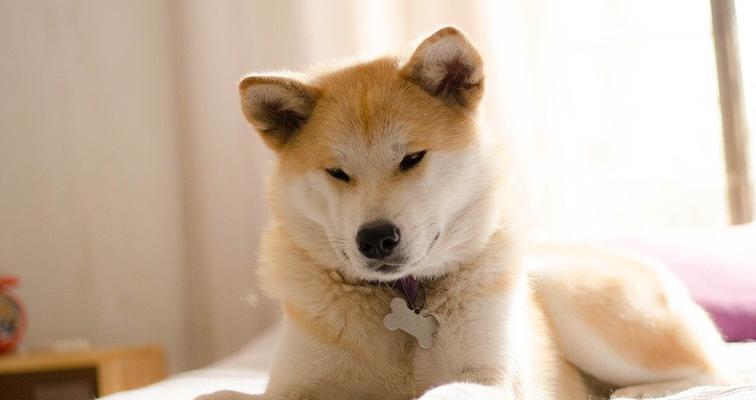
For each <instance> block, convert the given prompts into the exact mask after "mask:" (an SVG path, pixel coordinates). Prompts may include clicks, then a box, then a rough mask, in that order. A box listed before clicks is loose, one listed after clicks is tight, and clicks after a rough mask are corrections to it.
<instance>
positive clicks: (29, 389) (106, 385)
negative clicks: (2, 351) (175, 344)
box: [0, 346, 166, 400]
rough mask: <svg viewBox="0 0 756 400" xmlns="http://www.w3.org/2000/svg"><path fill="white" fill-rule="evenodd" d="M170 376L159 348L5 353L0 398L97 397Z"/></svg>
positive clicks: (1, 363) (0, 368)
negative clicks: (167, 374) (167, 373)
mask: <svg viewBox="0 0 756 400" xmlns="http://www.w3.org/2000/svg"><path fill="white" fill-rule="evenodd" d="M165 376H166V362H165V354H164V352H163V349H162V348H161V347H159V346H137V347H106V348H93V349H87V350H77V351H69V352H52V351H51V352H39V353H26V354H16V355H13V354H12V355H0V400H6V399H7V400H11V399H12V400H51V399H56V400H67V399H77V400H78V399H91V398H93V397H96V396H104V395H107V394H110V393H114V392H118V391H121V390H127V389H133V388H137V387H140V386H144V385H147V384H150V383H153V382H157V381H159V380H161V379H163V378H164V377H165Z"/></svg>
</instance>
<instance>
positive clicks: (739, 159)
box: [711, 0, 753, 224]
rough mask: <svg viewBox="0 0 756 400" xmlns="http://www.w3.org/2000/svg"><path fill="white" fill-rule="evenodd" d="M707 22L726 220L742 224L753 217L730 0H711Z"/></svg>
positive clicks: (741, 80)
mask: <svg viewBox="0 0 756 400" xmlns="http://www.w3.org/2000/svg"><path fill="white" fill-rule="evenodd" d="M711 21H712V25H713V28H714V45H715V49H716V55H717V76H718V77H719V103H720V107H721V111H722V135H723V137H724V149H725V165H726V166H727V194H728V200H729V202H730V223H731V224H743V223H746V222H750V221H752V220H753V192H752V188H751V179H750V177H749V172H750V171H749V168H748V123H747V120H746V117H747V116H746V111H745V110H746V109H745V98H744V94H743V78H742V76H741V72H740V47H739V46H738V24H737V18H736V16H735V4H734V3H733V0H711Z"/></svg>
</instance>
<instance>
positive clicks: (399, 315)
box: [383, 297, 438, 350]
mask: <svg viewBox="0 0 756 400" xmlns="http://www.w3.org/2000/svg"><path fill="white" fill-rule="evenodd" d="M383 325H385V326H386V328H388V329H389V330H390V331H395V330H397V329H401V330H403V331H404V332H407V333H409V334H410V335H412V336H414V337H415V338H416V339H417V343H418V344H419V345H420V347H422V348H424V349H426V350H427V349H430V348H431V346H432V345H433V334H434V333H436V330H437V329H438V321H436V318H435V317H433V316H432V315H427V316H426V315H422V314H420V313H419V312H415V311H413V310H412V309H410V308H409V307H407V302H406V301H405V300H404V299H402V298H400V297H394V299H393V300H391V313H390V314H388V315H386V318H384V319H383Z"/></svg>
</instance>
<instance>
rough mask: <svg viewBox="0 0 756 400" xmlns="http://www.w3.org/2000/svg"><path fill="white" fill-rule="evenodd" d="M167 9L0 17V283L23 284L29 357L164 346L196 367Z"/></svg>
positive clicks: (36, 10)
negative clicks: (60, 350) (75, 342)
mask: <svg viewBox="0 0 756 400" xmlns="http://www.w3.org/2000/svg"><path fill="white" fill-rule="evenodd" d="M162 4H163V3H161V2H148V1H141V2H94V1H93V2H88V3H81V2H77V3H74V2H61V1H37V2H23V1H5V2H2V3H0V49H2V54H3V56H2V57H3V61H2V62H0V76H2V82H3V83H2V91H3V93H2V95H0V188H2V192H1V195H0V226H1V227H2V229H0V272H2V273H6V272H10V273H11V274H16V275H19V276H21V278H22V279H23V287H22V288H21V291H20V292H21V295H22V297H23V298H24V299H25V301H26V303H27V306H28V311H29V314H30V315H31V326H30V329H29V331H28V338H27V341H26V344H27V346H39V345H45V344H48V343H49V342H50V341H52V340H55V339H57V338H62V337H87V338H89V339H90V340H92V341H93V342H94V343H95V344H113V343H140V342H155V341H161V342H163V343H164V344H165V345H166V346H167V348H168V351H169V353H170V356H171V363H172V367H173V368H174V369H177V368H183V367H186V366H187V365H188V364H187V361H188V360H187V357H186V351H185V348H186V347H187V345H188V344H187V342H186V336H185V323H186V321H185V318H186V316H185V313H187V312H188V311H189V310H187V309H186V308H185V300H184V298H185V295H186V293H185V291H186V290H185V285H184V281H185V280H186V271H185V268H184V266H185V265H186V255H185V254H186V253H185V247H186V242H185V234H184V229H183V218H182V214H183V206H182V204H183V202H182V196H181V195H182V185H181V180H180V177H181V176H182V172H181V169H180V158H181V157H180V154H179V145H178V140H177V135H178V131H177V129H176V128H177V124H176V117H175V113H176V109H175V107H176V103H175V101H174V100H175V98H174V92H175V91H174V87H173V85H174V81H173V78H172V77H173V64H172V60H171V58H170V57H167V56H166V55H167V54H170V53H171V48H170V46H171V42H170V40H171V33H170V31H169V29H168V27H167V25H166V23H165V21H166V20H167V18H168V15H167V12H168V9H167V8H166V7H165V6H164V5H162Z"/></svg>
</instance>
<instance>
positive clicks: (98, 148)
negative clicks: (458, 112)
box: [0, 0, 754, 370]
mask: <svg viewBox="0 0 756 400" xmlns="http://www.w3.org/2000/svg"><path fill="white" fill-rule="evenodd" d="M743 3H747V2H743ZM0 19H2V22H3V23H2V24H0V26H2V28H0V29H2V33H3V35H0V36H2V39H0V40H3V42H2V43H3V46H4V49H5V48H6V46H7V49H8V54H14V57H15V58H13V60H14V61H13V62H10V63H9V62H3V63H2V66H0V68H3V69H4V70H3V72H4V76H13V77H16V78H17V81H16V82H15V83H14V86H12V88H13V90H12V91H11V93H13V96H9V95H7V94H6V95H3V96H2V98H1V99H2V108H3V110H2V112H3V114H2V118H0V120H2V121H3V122H2V123H3V124H6V125H5V126H4V129H3V132H2V136H0V137H1V138H2V146H0V154H1V155H2V157H0V178H2V182H3V184H4V185H5V186H6V187H10V189H7V188H4V190H10V191H11V192H13V193H14V195H13V196H6V197H4V198H2V199H0V206H2V208H0V217H1V218H2V221H3V222H4V223H6V226H8V227H10V229H8V230H6V231H4V232H3V234H4V235H5V236H4V237H3V240H0V243H1V244H0V246H4V248H2V251H0V257H1V258H0V261H1V262H2V263H0V265H1V266H2V268H4V270H5V271H10V272H12V273H15V274H18V275H21V276H22V278H24V277H28V279H27V280H26V282H25V286H24V289H23V291H22V295H24V296H25V298H26V299H27V302H28V303H29V309H30V313H31V314H32V329H30V333H29V344H30V345H33V344H39V343H44V342H46V341H49V340H51V339H53V338H56V337H61V336H70V335H82V336H87V337H90V338H93V339H94V341H95V342H97V343H119V342H140V341H150V340H157V341H161V342H164V343H168V349H169V353H170V356H171V358H172V360H173V364H172V367H173V369H175V370H178V369H185V368H187V367H195V366H200V365H202V364H205V363H207V362H210V361H212V360H216V359H218V358H219V357H222V356H225V355H228V354H230V353H232V352H233V351H234V350H236V349H237V348H238V347H239V346H241V345H242V344H243V343H245V342H246V341H247V340H249V338H251V337H253V336H254V335H255V334H256V333H258V332H260V330H262V329H264V328H265V327H267V326H268V325H269V324H270V323H271V321H273V320H274V319H275V318H276V314H277V313H278V311H277V310H276V308H275V307H274V306H273V305H271V304H269V303H268V302H266V301H265V300H264V299H262V298H260V297H259V296H258V295H257V291H256V289H255V288H254V274H253V272H254V266H255V262H256V256H257V255H256V248H257V244H258V241H259V238H260V234H261V230H262V227H263V226H264V224H265V221H266V219H267V216H268V215H267V211H266V207H265V194H264V176H265V174H266V172H267V171H268V170H269V168H270V165H271V163H272V160H273V156H272V154H271V153H270V152H269V151H268V150H267V149H266V148H265V147H264V146H263V144H262V142H261V141H260V140H259V138H258V137H257V135H256V133H255V132H254V131H253V130H252V128H251V127H250V126H248V124H247V123H246V121H245V120H244V118H243V117H242V115H241V111H240V108H239V99H238V93H237V90H236V83H237V82H238V79H239V78H240V77H242V76H243V75H244V74H246V73H248V72H251V71H257V72H270V71H277V70H285V69H294V70H296V69H301V68H305V67H307V66H308V65H311V64H315V63H319V62H323V61H326V60H330V59H334V58H348V57H352V56H354V55H370V54H381V53H385V52H389V51H395V50H397V49H399V50H402V51H407V50H410V49H411V44H412V43H417V39H419V38H421V37H422V35H425V34H429V33H431V32H432V31H433V30H435V29H437V28H439V27H441V26H444V25H449V24H451V25H455V26H457V27H459V28H460V29H462V30H463V31H464V32H466V34H467V35H468V36H469V38H470V39H471V40H472V41H473V42H474V43H475V44H476V46H477V47H478V48H479V50H480V51H481V53H482V54H483V57H484V60H485V63H486V79H487V93H486V98H485V100H484V106H483V107H484V109H483V112H484V121H485V124H486V126H487V127H488V129H491V130H492V131H493V132H495V133H496V134H498V135H501V136H502V137H503V138H505V140H506V142H507V143H508V153H509V154H508V156H509V157H510V158H511V159H512V161H513V162H512V164H511V165H510V166H509V167H508V168H511V170H512V171H511V172H512V176H513V182H512V184H513V185H514V187H515V188H516V190H515V191H514V195H515V196H516V197H517V199H516V200H517V203H518V207H519V210H520V211H519V212H518V213H517V216H518V225H519V226H520V227H521V229H522V231H523V232H524V234H526V235H528V236H534V237H546V238H560V239H565V238H566V239H578V238H595V237H599V238H605V237H609V236H616V235H621V234H625V233H628V232H638V231H644V230H659V229H687V228H700V227H719V226H724V225H725V224H726V221H727V210H726V201H725V200H726V199H725V193H726V191H725V179H726V178H725V175H724V165H723V156H722V145H721V127H720V120H719V109H718V103H717V100H718V99H717V86H716V82H717V78H716V71H715V58H714V53H713V45H712V36H711V22H710V14H709V3H708V1H704V0H696V1H690V0H665V1H658V0H633V1H629V0H627V1H625V0H613V1H606V0H573V1H570V2H564V1H560V0H528V1H525V0H506V1H495V0H478V1H464V2H462V1H450V0H445V1H429V0H413V1H399V0H387V1H370V0H364V1H351V0H327V1H322V0H302V1H296V0H281V1H265V0H259V1H234V0H224V1H213V2H207V1H200V0H185V1H175V2H153V1H148V0H142V1H115V2H108V3H101V2H95V1H83V2H59V1H45V2H38V3H35V5H34V6H31V5H25V3H23V2H18V3H13V2H6V3H3V4H2V5H1V6H0ZM14 21H15V22H14ZM746 25H747V24H744V23H741V26H746ZM751 25H753V24H751ZM748 29H751V27H748ZM751 37H754V35H751ZM749 54H753V53H749ZM749 57H750V58H747V59H746V57H744V63H748V65H750V64H752V63H753V57H752V56H749ZM6 69H7V70H6ZM751 69H753V68H751ZM38 77H42V78H41V79H39V78H38ZM749 79H750V80H749ZM746 80H747V82H750V83H748V84H749V85H751V89H749V90H750V92H751V93H753V89H752V87H753V86H752V85H753V84H752V82H753V78H752V77H749V76H748V75H747V76H746ZM50 93H52V94H56V96H58V97H55V96H53V97H51V96H50V95H49V94H50ZM67 94H73V97H65V95H67ZM19 101H23V102H24V103H23V106H19V104H20V103H19ZM751 109H753V107H752V108H751ZM73 122H75V123H73ZM61 160H62V161H61ZM72 188H75V189H72ZM71 190H74V191H73V192H71ZM71 193H74V194H71ZM29 199H31V200H29ZM30 201H31V203H30ZM31 226H33V228H31ZM50 226H52V227H53V230H52V231H50V229H49V228H47V227H50ZM18 232H22V233H24V235H25V236H21V237H19V236H18ZM39 237H42V238H43V239H44V240H41V241H40V240H38V239H39ZM72 249H87V250H86V251H83V252H82V251H79V250H72ZM6 265H7V266H9V267H6ZM67 276H75V277H77V278H76V279H77V280H75V281H70V280H67V279H68V278H65V277H67ZM53 277H57V278H53ZM92 277H95V278H92ZM53 279H54V280H56V282H53V281H52V280H53ZM57 281H60V282H64V284H63V285H60V284H57ZM44 282H46V283H44ZM71 293H77V294H76V295H75V296H74V295H72V294H71ZM57 297H59V298H66V299H69V300H66V301H65V302H64V303H65V306H66V307H82V308H81V310H83V312H84V316H82V317H78V318H74V319H73V320H72V321H69V320H67V319H66V318H63V317H58V318H51V317H49V315H51V314H55V313H63V312H65V311H66V309H65V308H64V307H62V305H56V304H54V303H53V302H50V301H49V299H50V298H57ZM71 299H72V300H71ZM250 303H253V304H250ZM114 310H115V311H114ZM116 311H117V312H116ZM119 312H121V314H119ZM91 315H93V316H95V317H89V316H91ZM35 321H36V323H35ZM40 321H45V322H40ZM35 324H36V325H35Z"/></svg>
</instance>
